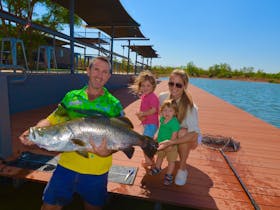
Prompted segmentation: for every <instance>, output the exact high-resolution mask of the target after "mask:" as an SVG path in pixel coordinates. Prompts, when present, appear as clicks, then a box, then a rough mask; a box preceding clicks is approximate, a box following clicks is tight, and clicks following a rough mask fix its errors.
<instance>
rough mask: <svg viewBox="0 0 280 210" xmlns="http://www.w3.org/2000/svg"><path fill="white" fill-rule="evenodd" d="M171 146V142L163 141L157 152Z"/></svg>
mask: <svg viewBox="0 0 280 210" xmlns="http://www.w3.org/2000/svg"><path fill="white" fill-rule="evenodd" d="M171 145H172V141H170V140H165V141H163V142H160V143H159V146H158V150H159V151H160V150H164V149H166V148H167V147H169V146H171Z"/></svg>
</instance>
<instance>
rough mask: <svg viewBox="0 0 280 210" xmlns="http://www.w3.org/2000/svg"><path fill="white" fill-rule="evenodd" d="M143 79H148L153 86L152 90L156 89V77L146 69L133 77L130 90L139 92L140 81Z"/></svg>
mask: <svg viewBox="0 0 280 210" xmlns="http://www.w3.org/2000/svg"><path fill="white" fill-rule="evenodd" d="M144 81H149V82H150V83H151V84H152V86H153V91H154V90H155V89H156V85H157V83H156V79H155V76H154V75H153V74H152V73H151V72H150V71H148V70H146V71H142V72H140V74H139V75H138V76H137V77H136V78H135V80H134V83H133V84H132V85H131V86H130V87H129V88H130V89H131V90H132V92H134V93H136V94H139V93H140V87H141V83H142V82H144Z"/></svg>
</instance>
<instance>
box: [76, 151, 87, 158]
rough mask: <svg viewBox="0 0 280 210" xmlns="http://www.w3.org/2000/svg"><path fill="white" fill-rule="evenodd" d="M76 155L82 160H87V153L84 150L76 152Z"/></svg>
mask: <svg viewBox="0 0 280 210" xmlns="http://www.w3.org/2000/svg"><path fill="white" fill-rule="evenodd" d="M76 153H77V154H79V155H81V156H83V157H84V158H88V152H87V151H85V150H78V151H76Z"/></svg>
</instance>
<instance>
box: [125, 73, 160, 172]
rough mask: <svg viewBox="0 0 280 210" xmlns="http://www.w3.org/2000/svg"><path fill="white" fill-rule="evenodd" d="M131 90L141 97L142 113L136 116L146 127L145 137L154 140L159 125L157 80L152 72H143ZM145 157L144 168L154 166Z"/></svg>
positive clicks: (151, 161)
mask: <svg viewBox="0 0 280 210" xmlns="http://www.w3.org/2000/svg"><path fill="white" fill-rule="evenodd" d="M130 88H131V89H132V91H133V92H135V93H137V94H139V95H141V105H140V111H139V112H137V113H136V116H137V117H138V119H139V120H140V121H141V123H142V125H143V127H144V132H143V135H145V136H149V137H151V138H154V135H155V133H156V131H157V129H158V123H159V122H158V110H159V99H158V97H157V96H156V94H155V93H154V90H155V88H156V79H155V77H154V76H153V74H152V73H151V72H150V71H142V72H141V73H140V74H139V75H138V77H136V79H135V81H134V84H133V85H132V86H131V87H130ZM144 157H145V160H144V161H143V162H142V165H143V167H145V168H147V167H150V166H152V165H153V164H154V161H153V160H151V159H150V158H148V157H147V156H146V155H145V154H144Z"/></svg>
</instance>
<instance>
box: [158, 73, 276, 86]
mask: <svg viewBox="0 0 280 210" xmlns="http://www.w3.org/2000/svg"><path fill="white" fill-rule="evenodd" d="M160 77H169V74H167V75H165V74H163V75H157V79H158V78H160ZM190 78H202V79H216V80H239V81H246V82H266V83H272V84H280V80H277V79H265V78H244V77H235V78H234V77H232V78H226V77H221V78H219V77H206V76H200V77H195V76H190Z"/></svg>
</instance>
